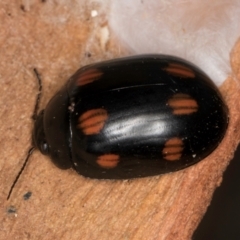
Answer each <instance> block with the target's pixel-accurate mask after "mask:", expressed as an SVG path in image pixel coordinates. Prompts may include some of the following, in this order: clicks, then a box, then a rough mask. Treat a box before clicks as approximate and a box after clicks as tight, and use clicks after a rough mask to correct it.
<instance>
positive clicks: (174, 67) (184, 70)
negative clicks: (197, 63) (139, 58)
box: [163, 63, 195, 78]
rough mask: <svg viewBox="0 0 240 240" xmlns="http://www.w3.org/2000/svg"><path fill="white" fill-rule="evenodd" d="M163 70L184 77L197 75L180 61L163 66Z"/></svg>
mask: <svg viewBox="0 0 240 240" xmlns="http://www.w3.org/2000/svg"><path fill="white" fill-rule="evenodd" d="M163 70H165V71H167V72H168V73H169V74H171V75H173V76H177V77H183V78H194V77H195V73H194V71H193V70H192V69H190V68H188V67H186V66H183V65H181V64H178V63H170V64H169V65H168V66H167V67H165V68H163Z"/></svg>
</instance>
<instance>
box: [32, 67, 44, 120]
mask: <svg viewBox="0 0 240 240" xmlns="http://www.w3.org/2000/svg"><path fill="white" fill-rule="evenodd" d="M33 71H34V73H35V75H36V77H37V80H38V94H37V98H36V103H35V107H34V111H33V115H32V119H33V120H34V121H35V120H36V118H37V113H38V109H39V103H40V99H41V96H42V79H41V77H40V74H39V72H38V71H37V69H36V68H34V69H33Z"/></svg>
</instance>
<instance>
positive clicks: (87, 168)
mask: <svg viewBox="0 0 240 240" xmlns="http://www.w3.org/2000/svg"><path fill="white" fill-rule="evenodd" d="M227 125H228V109H227V107H226V105H225V104H224V101H223V100H222V97H221V95H220V93H219V91H218V89H217V88H216V87H215V85H214V84H213V83H212V81H211V80H210V79H209V78H208V77H207V76H206V75H205V74H204V73H203V72H202V71H201V70H200V69H199V68H197V67H196V66H194V65H193V64H191V63H189V62H186V61H184V60H182V59H179V58H176V57H171V56H163V55H143V56H135V57H128V58H123V59H116V60H111V61H106V62H101V63H96V64H92V65H89V66H86V67H83V68H81V69H79V70H78V71H77V72H76V73H75V74H74V75H73V76H72V77H71V78H70V79H69V81H68V82H67V83H66V84H65V85H64V86H63V87H62V88H61V89H60V91H59V92H58V93H57V94H55V96H54V97H53V98H52V99H51V100H50V102H49V103H48V105H47V107H46V109H45V110H43V111H41V112H40V113H39V115H38V117H37V119H36V121H35V126H34V132H33V142H34V145H35V147H37V148H38V149H39V150H40V151H41V152H42V153H43V154H47V155H49V156H50V158H51V160H52V161H53V163H54V164H55V165H56V166H57V167H59V168H62V169H68V168H73V169H75V170H76V171H77V172H78V173H79V174H81V175H83V176H85V177H90V178H99V179H128V178H137V177H146V176H152V175H158V174H162V173H168V172H172V171H177V170H180V169H182V168H186V167H188V166H190V165H192V164H195V163H197V162H199V161H200V160H202V159H204V158H205V157H207V156H208V155H209V154H210V153H211V152H213V150H214V149H215V148H216V147H217V146H218V145H219V143H220V142H221V140H222V139H223V137H224V135H225V132H226V129H227Z"/></svg>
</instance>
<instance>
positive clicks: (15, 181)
mask: <svg viewBox="0 0 240 240" xmlns="http://www.w3.org/2000/svg"><path fill="white" fill-rule="evenodd" d="M33 71H34V73H35V75H36V78H37V80H38V94H37V97H36V102H35V106H34V110H33V115H32V119H33V120H34V121H35V120H36V118H37V113H38V109H39V103H40V99H41V96H42V79H41V77H40V74H39V73H38V71H37V69H36V68H34V69H33ZM34 150H35V147H33V146H32V147H31V148H30V149H29V150H28V153H27V156H26V158H25V161H24V163H23V165H22V168H21V170H20V171H19V172H18V175H17V176H16V178H15V180H14V182H13V184H12V186H11V188H10V191H9V193H8V196H7V200H8V199H9V198H10V196H11V194H12V191H13V188H14V187H15V185H16V183H17V181H18V179H19V177H20V176H21V174H22V172H23V170H24V168H25V167H26V165H27V162H28V160H29V158H30V156H31V155H32V153H33V151H34Z"/></svg>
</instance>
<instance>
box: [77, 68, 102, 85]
mask: <svg viewBox="0 0 240 240" xmlns="http://www.w3.org/2000/svg"><path fill="white" fill-rule="evenodd" d="M102 75H103V72H101V71H100V70H98V69H96V68H90V69H87V70H86V71H84V72H82V73H81V74H80V75H79V76H78V80H77V82H76V84H77V85H78V86H83V85H86V84H88V83H91V82H93V81H96V80H98V79H99V78H100V77H101V76H102Z"/></svg>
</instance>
